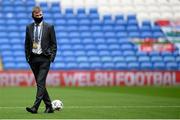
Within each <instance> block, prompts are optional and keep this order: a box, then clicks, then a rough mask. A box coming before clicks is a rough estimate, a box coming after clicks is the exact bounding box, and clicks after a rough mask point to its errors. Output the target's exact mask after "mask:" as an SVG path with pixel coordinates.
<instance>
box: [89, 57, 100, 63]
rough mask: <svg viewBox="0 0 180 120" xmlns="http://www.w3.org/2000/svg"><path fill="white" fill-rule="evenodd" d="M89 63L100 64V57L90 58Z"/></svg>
mask: <svg viewBox="0 0 180 120" xmlns="http://www.w3.org/2000/svg"><path fill="white" fill-rule="evenodd" d="M89 62H93V63H94V62H100V57H99V56H89Z"/></svg>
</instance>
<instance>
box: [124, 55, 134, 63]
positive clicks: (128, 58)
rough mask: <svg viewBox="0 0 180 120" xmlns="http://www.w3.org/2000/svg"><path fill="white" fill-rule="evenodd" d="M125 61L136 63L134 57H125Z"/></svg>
mask: <svg viewBox="0 0 180 120" xmlns="http://www.w3.org/2000/svg"><path fill="white" fill-rule="evenodd" d="M125 61H126V62H137V57H136V56H126V57H125Z"/></svg>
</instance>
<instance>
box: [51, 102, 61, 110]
mask: <svg viewBox="0 0 180 120" xmlns="http://www.w3.org/2000/svg"><path fill="white" fill-rule="evenodd" d="M51 104H52V108H53V110H58V111H59V110H61V109H63V103H62V101H61V100H53V101H52V103H51Z"/></svg>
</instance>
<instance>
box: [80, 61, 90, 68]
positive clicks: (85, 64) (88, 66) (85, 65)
mask: <svg viewBox="0 0 180 120" xmlns="http://www.w3.org/2000/svg"><path fill="white" fill-rule="evenodd" d="M90 66H91V65H90V64H89V63H88V62H81V63H79V65H78V68H79V69H89V68H90Z"/></svg>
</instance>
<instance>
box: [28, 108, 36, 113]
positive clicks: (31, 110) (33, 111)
mask: <svg viewBox="0 0 180 120" xmlns="http://www.w3.org/2000/svg"><path fill="white" fill-rule="evenodd" d="M26 111H28V112H30V113H32V114H36V113H37V109H36V108H35V107H32V108H29V107H26Z"/></svg>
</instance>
